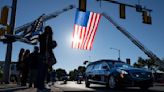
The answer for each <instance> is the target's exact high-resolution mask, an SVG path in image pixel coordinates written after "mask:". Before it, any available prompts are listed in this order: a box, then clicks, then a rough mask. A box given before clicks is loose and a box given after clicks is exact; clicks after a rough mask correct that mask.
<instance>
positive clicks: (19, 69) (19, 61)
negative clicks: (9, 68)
mask: <svg viewBox="0 0 164 92" xmlns="http://www.w3.org/2000/svg"><path fill="white" fill-rule="evenodd" d="M24 52H25V49H24V48H21V49H20V52H19V56H18V63H17V65H16V68H17V71H18V78H17V84H18V85H20V81H21V80H20V79H21V75H22V69H23V67H22V63H23V55H24Z"/></svg>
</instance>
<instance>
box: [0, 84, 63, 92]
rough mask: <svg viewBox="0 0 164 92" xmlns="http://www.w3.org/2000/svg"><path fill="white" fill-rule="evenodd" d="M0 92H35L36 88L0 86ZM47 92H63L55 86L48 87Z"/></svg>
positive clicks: (15, 85)
mask: <svg viewBox="0 0 164 92" xmlns="http://www.w3.org/2000/svg"><path fill="white" fill-rule="evenodd" d="M0 92H37V88H28V87H27V86H19V85H17V84H0ZM49 92H63V91H62V89H60V88H58V87H56V86H55V85H51V86H50V91H49Z"/></svg>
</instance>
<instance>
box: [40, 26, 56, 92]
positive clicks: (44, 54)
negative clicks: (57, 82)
mask: <svg viewBox="0 0 164 92" xmlns="http://www.w3.org/2000/svg"><path fill="white" fill-rule="evenodd" d="M52 36H53V32H52V28H51V27H50V26H46V27H45V29H44V33H43V34H41V35H40V36H39V42H40V43H39V45H40V60H39V63H38V77H37V78H38V80H37V84H38V85H37V88H38V90H44V89H45V85H44V81H45V78H46V75H47V72H48V67H52V66H49V64H48V63H47V60H48V55H50V54H52V53H53V51H52V50H53V48H54V47H56V45H57V44H56V42H55V44H54V43H53V40H52Z"/></svg>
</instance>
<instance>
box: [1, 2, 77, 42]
mask: <svg viewBox="0 0 164 92" xmlns="http://www.w3.org/2000/svg"><path fill="white" fill-rule="evenodd" d="M75 7H76V6H75V5H69V6H68V7H65V8H63V9H61V10H58V11H56V12H53V13H50V14H47V15H46V14H42V15H41V16H40V17H39V18H37V19H36V20H34V21H32V22H29V23H26V24H24V25H22V26H20V27H17V28H16V29H15V30H14V35H10V34H5V35H4V39H0V40H1V41H3V42H10V41H12V42H14V41H21V42H24V43H28V44H31V42H30V41H29V40H27V39H26V38H25V36H26V35H28V33H29V31H31V30H39V28H40V27H41V26H42V24H43V22H46V21H48V20H50V19H53V18H56V17H57V16H58V15H60V14H62V13H64V12H66V11H69V10H71V9H74V8H75ZM32 25H34V26H35V27H33V29H30V30H28V31H27V29H29V28H30V27H31V26H32ZM25 30H26V31H25Z"/></svg>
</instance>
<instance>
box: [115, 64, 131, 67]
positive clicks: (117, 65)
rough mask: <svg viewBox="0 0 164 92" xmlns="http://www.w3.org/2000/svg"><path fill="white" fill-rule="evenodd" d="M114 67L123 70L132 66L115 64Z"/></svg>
mask: <svg viewBox="0 0 164 92" xmlns="http://www.w3.org/2000/svg"><path fill="white" fill-rule="evenodd" d="M114 67H123V68H131V67H132V66H130V65H128V64H125V63H117V64H115V65H114Z"/></svg>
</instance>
